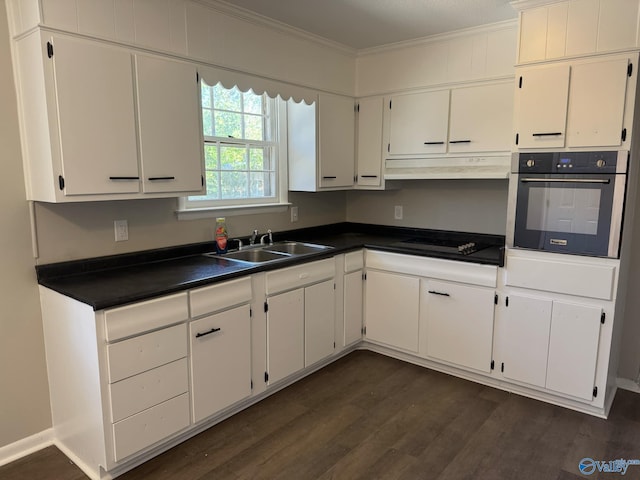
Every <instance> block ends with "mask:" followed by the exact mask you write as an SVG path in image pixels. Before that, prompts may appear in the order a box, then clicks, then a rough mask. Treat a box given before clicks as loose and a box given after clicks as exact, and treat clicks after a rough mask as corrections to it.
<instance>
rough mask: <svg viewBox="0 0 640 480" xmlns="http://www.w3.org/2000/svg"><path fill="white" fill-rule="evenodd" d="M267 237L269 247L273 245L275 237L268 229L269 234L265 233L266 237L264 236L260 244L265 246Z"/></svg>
mask: <svg viewBox="0 0 640 480" xmlns="http://www.w3.org/2000/svg"><path fill="white" fill-rule="evenodd" d="M267 237H268V238H269V245H273V235H272V233H271V229H268V230H267V233H265V234H264V235H262V237H260V244H261V245H264V239H265V238H267Z"/></svg>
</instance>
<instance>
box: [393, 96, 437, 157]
mask: <svg viewBox="0 0 640 480" xmlns="http://www.w3.org/2000/svg"><path fill="white" fill-rule="evenodd" d="M448 124H449V90H439V91H434V92H427V93H415V94H410V95H396V96H394V97H391V100H390V131H389V147H388V151H389V154H390V155H416V154H425V153H444V152H445V151H446V150H447V131H448Z"/></svg>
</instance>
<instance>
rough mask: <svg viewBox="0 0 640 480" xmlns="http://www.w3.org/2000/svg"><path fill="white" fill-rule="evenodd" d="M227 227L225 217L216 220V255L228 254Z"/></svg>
mask: <svg viewBox="0 0 640 480" xmlns="http://www.w3.org/2000/svg"><path fill="white" fill-rule="evenodd" d="M227 239H228V234H227V225H226V223H225V219H224V217H220V218H216V233H215V242H216V253H227Z"/></svg>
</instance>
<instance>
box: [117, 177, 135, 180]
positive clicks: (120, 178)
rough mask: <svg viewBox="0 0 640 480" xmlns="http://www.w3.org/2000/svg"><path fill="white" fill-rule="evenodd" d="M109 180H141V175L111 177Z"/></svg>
mask: <svg viewBox="0 0 640 480" xmlns="http://www.w3.org/2000/svg"><path fill="white" fill-rule="evenodd" d="M109 180H140V177H109Z"/></svg>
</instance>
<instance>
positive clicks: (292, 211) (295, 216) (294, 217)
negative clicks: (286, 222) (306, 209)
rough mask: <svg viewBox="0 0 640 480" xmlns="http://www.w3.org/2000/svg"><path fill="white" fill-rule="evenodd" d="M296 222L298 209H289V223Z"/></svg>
mask: <svg viewBox="0 0 640 480" xmlns="http://www.w3.org/2000/svg"><path fill="white" fill-rule="evenodd" d="M297 221H298V207H291V223H293V222H297Z"/></svg>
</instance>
